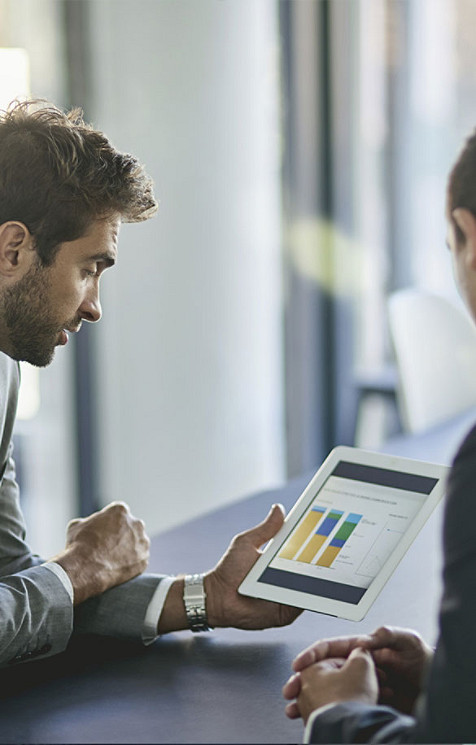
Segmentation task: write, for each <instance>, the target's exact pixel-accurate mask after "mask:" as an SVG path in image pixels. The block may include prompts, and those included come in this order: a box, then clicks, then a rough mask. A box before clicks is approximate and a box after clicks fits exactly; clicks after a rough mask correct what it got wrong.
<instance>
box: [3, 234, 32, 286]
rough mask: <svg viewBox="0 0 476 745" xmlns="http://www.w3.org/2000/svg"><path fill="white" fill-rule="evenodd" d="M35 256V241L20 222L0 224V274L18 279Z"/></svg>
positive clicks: (28, 267) (27, 268)
mask: <svg viewBox="0 0 476 745" xmlns="http://www.w3.org/2000/svg"><path fill="white" fill-rule="evenodd" d="M35 258H36V250H35V241H34V240H33V236H32V235H31V233H30V231H29V230H28V228H27V227H26V225H24V224H23V223H22V222H17V221H12V220H10V221H9V222H4V223H2V224H1V225H0V275H2V276H3V277H5V278H12V279H19V278H20V277H22V276H23V275H24V274H26V272H27V271H28V270H29V269H30V267H31V265H32V263H33V261H34V260H35Z"/></svg>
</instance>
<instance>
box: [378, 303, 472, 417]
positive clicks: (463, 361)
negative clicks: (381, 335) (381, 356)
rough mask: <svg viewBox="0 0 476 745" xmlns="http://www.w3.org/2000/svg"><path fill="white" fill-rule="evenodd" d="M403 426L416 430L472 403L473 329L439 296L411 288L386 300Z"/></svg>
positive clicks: (466, 320) (468, 321) (470, 405)
mask: <svg viewBox="0 0 476 745" xmlns="http://www.w3.org/2000/svg"><path fill="white" fill-rule="evenodd" d="M388 315H389V324H390V334H391V337H392V341H393V345H394V350H395V358H396V363H397V369H398V378H399V390H398V392H397V393H398V402H399V406H400V415H401V418H402V423H403V426H404V427H405V429H406V430H407V431H409V432H418V431H422V430H425V429H428V428H429V427H432V426H434V425H436V424H438V423H440V422H443V421H444V420H447V419H450V418H451V417H453V416H456V415H457V414H459V413H461V412H463V411H465V410H467V409H469V408H470V407H472V406H475V405H476V329H475V327H474V326H473V324H472V322H471V320H470V319H469V318H468V317H467V316H466V315H465V314H464V312H463V311H461V310H459V309H458V308H456V306H454V305H453V304H452V303H450V302H449V301H448V300H446V299H445V298H442V297H440V296H438V295H433V294H431V293H428V292H424V291H421V290H416V289H407V290H399V291H398V292H395V293H393V295H391V296H390V298H389V300H388Z"/></svg>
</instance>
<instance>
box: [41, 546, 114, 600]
mask: <svg viewBox="0 0 476 745" xmlns="http://www.w3.org/2000/svg"><path fill="white" fill-rule="evenodd" d="M50 561H53V562H55V564H58V565H59V566H60V567H61V568H62V569H63V570H64V571H65V572H66V574H67V575H68V578H69V580H70V582H71V586H72V588H73V604H74V605H79V604H80V603H83V602H84V601H85V600H87V599H88V598H90V597H92V596H93V595H99V594H100V593H101V592H102V584H101V579H100V571H99V568H96V570H94V571H91V567H90V566H88V563H87V560H86V558H85V557H84V556H83V555H81V552H80V551H78V549H77V548H74V547H72V546H70V547H67V548H65V549H64V551H62V552H61V553H60V554H58V555H57V556H55V557H53V558H52V559H50Z"/></svg>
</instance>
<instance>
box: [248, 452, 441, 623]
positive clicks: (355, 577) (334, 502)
mask: <svg viewBox="0 0 476 745" xmlns="http://www.w3.org/2000/svg"><path fill="white" fill-rule="evenodd" d="M447 472H448V468H447V467H446V466H441V465H436V464H433V463H424V462H421V461H415V460H411V459H408V458H401V457H397V456H391V455H384V454H382V453H372V452H368V451H365V450H360V449H358V448H351V447H344V446H340V447H337V448H335V449H334V450H333V451H332V452H331V453H330V455H329V456H328V458H327V459H326V460H325V461H324V463H323V464H322V466H321V468H320V469H319V470H318V472H317V473H316V475H315V476H314V478H313V479H312V481H311V482H310V484H309V485H308V486H307V488H306V489H305V490H304V492H303V494H302V495H301V497H300V498H299V499H298V501H297V502H296V504H295V505H294V507H293V509H292V510H291V512H290V513H289V515H288V517H287V519H286V521H285V523H284V525H283V527H282V529H281V530H280V531H279V533H278V534H277V535H276V536H275V538H273V540H272V541H271V542H270V543H269V544H268V546H267V547H266V549H265V550H264V552H263V554H262V556H261V557H260V558H259V559H258V561H257V562H256V564H255V565H254V566H253V568H252V569H251V571H250V572H249V574H248V575H247V576H246V577H245V579H244V580H243V582H242V583H241V585H240V587H239V592H241V593H242V594H243V595H250V596H252V597H259V598H264V599H266V600H273V601H276V602H280V603H285V604H288V605H294V606H296V607H298V608H307V609H309V610H314V611H318V612H320V613H327V614H330V615H335V616H340V617H341V618H347V619H350V620H354V621H360V620H361V619H362V618H363V617H364V616H365V614H366V612H367V611H368V609H369V608H370V606H371V605H372V603H373V602H374V600H375V598H376V597H377V595H378V593H379V592H380V591H381V589H382V587H383V586H384V584H385V583H386V582H387V580H388V578H389V577H390V575H391V574H392V572H393V571H394V569H395V567H396V566H397V564H398V563H399V561H400V560H401V559H402V557H403V556H404V554H405V552H406V551H407V550H408V548H409V547H410V545H411V544H412V542H413V540H414V539H415V538H416V536H417V535H418V533H419V531H420V530H421V528H422V527H423V525H424V524H425V522H426V521H427V519H428V517H429V516H430V514H431V513H432V511H433V509H434V508H435V507H436V505H437V504H438V502H439V501H440V499H441V497H442V496H443V493H444V487H445V478H446V474H447Z"/></svg>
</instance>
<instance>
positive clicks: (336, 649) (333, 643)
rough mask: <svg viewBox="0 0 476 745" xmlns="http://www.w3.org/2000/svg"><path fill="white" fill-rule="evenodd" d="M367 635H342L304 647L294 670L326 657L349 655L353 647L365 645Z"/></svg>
mask: <svg viewBox="0 0 476 745" xmlns="http://www.w3.org/2000/svg"><path fill="white" fill-rule="evenodd" d="M367 639H368V637H367V636H364V635H362V636H341V637H335V639H322V640H321V641H318V642H316V643H315V644H312V645H311V646H310V647H307V649H304V650H303V651H302V652H300V653H299V654H298V656H297V657H296V658H295V660H294V662H293V665H292V667H293V670H295V672H299V671H300V670H304V669H305V668H306V667H309V665H313V664H314V663H315V662H320V660H324V659H326V657H348V655H349V654H350V653H351V651H352V650H353V649H355V648H356V647H358V646H363V645H364V644H365V643H366V641H367Z"/></svg>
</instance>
